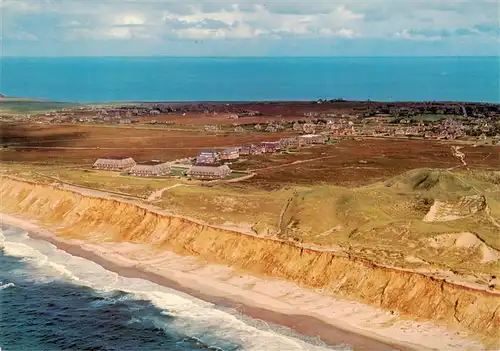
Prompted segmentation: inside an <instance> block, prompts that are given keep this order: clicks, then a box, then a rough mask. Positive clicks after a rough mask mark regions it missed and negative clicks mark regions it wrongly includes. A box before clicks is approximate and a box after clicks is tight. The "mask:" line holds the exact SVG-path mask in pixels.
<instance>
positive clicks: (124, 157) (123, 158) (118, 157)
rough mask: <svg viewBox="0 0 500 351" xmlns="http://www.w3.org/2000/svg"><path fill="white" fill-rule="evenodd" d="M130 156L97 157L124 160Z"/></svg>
mask: <svg viewBox="0 0 500 351" xmlns="http://www.w3.org/2000/svg"><path fill="white" fill-rule="evenodd" d="M129 158H131V157H130V156H102V157H99V159H101V160H126V159H129Z"/></svg>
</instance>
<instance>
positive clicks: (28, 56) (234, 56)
mask: <svg viewBox="0 0 500 351" xmlns="http://www.w3.org/2000/svg"><path fill="white" fill-rule="evenodd" d="M4 58H233V59H238V58H497V59H500V57H499V56H497V55H373V56H369V55H297V56H292V55H282V56H280V55H267V56H266V55H251V56H237V55H216V56H213V55H207V56H202V55H200V56H194V55H62V56H50V55H47V56H34V55H33V56H31V55H2V56H1V59H4Z"/></svg>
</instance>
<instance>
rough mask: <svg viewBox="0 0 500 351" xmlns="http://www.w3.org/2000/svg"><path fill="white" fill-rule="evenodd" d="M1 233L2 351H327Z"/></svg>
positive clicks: (13, 232) (18, 233) (19, 234)
mask: <svg viewBox="0 0 500 351" xmlns="http://www.w3.org/2000/svg"><path fill="white" fill-rule="evenodd" d="M1 229H2V231H1V232H0V267H1V269H0V348H1V349H2V350H3V351H59V350H72V351H78V350H89V351H90V350H93V351H94V350H103V351H104V350H106V351H108V350H109V351H111V350H117V351H142V350H144V351H156V350H162V351H174V350H175V351H188V350H189V351H194V350H212V351H216V350H217V351H222V350H224V351H237V350H238V351H240V350H255V351H263V350H266V351H294V350H297V351H299V350H311V351H323V350H349V349H350V348H349V346H347V345H339V346H337V347H327V346H326V345H324V344H323V343H322V342H321V341H319V340H317V339H312V338H306V337H301V336H299V335H297V334H294V333H293V332H292V331H291V330H289V329H287V328H283V327H278V326H272V325H268V324H266V323H265V322H262V321H258V320H254V319H250V318H249V317H243V316H240V315H238V314H237V313H236V312H235V311H231V310H229V309H219V308H217V307H216V306H214V305H212V304H210V303H207V302H204V301H201V300H198V299H195V298H193V297H191V296H189V295H186V294H183V293H180V292H177V291H175V290H172V289H168V288H165V287H162V286H159V285H157V284H154V283H152V282H149V281H146V280H142V279H132V278H123V277H120V276H118V275H117V274H115V273H113V272H110V271H107V270H105V269H104V268H102V267H101V266H99V265H97V264H95V263H93V262H91V261H88V260H85V259H83V258H79V257H75V256H72V255H70V254H67V253H65V252H64V251H61V250H58V249H57V248H56V247H55V246H53V245H52V244H50V243H47V242H45V241H42V240H36V239H31V238H30V237H29V236H28V235H27V233H25V232H23V231H22V230H20V229H17V228H13V227H9V226H5V225H3V226H2V228H1Z"/></svg>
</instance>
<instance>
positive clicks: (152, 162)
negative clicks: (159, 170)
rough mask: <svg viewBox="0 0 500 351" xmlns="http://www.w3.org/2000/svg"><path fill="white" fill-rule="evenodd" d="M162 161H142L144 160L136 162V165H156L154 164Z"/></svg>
mask: <svg viewBox="0 0 500 351" xmlns="http://www.w3.org/2000/svg"><path fill="white" fill-rule="evenodd" d="M162 163H164V162H161V161H144V162H137V165H139V166H156V165H160V164H162Z"/></svg>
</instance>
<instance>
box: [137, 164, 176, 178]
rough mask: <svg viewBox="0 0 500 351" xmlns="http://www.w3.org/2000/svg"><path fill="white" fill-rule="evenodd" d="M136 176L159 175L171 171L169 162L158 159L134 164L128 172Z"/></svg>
mask: <svg viewBox="0 0 500 351" xmlns="http://www.w3.org/2000/svg"><path fill="white" fill-rule="evenodd" d="M128 173H129V174H131V175H134V176H137V177H160V176H164V175H168V174H171V173H172V169H171V168H170V164H169V163H167V162H160V161H148V162H141V163H138V164H136V165H135V166H134V167H132V168H131V169H130V171H129V172H128Z"/></svg>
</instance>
